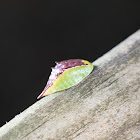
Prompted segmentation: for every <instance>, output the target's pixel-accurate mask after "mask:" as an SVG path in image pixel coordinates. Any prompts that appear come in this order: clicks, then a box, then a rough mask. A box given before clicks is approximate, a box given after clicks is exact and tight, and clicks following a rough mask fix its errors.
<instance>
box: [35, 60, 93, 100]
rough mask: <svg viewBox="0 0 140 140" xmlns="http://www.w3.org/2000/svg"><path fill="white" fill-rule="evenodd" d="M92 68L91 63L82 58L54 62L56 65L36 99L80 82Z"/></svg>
mask: <svg viewBox="0 0 140 140" xmlns="http://www.w3.org/2000/svg"><path fill="white" fill-rule="evenodd" d="M92 70H93V65H92V63H90V62H89V61H86V60H82V59H70V60H64V61H61V62H56V66H55V67H54V68H52V72H51V75H50V77H49V80H48V82H47V84H46V87H45V88H44V90H43V92H42V93H41V94H40V95H39V96H38V98H37V99H39V98H41V97H43V96H46V95H49V94H52V93H54V92H57V91H61V90H64V89H67V88H70V87H72V86H74V85H76V84H78V83H80V82H81V81H82V80H83V79H84V78H85V77H86V76H88V75H89V74H90V73H91V72H92Z"/></svg>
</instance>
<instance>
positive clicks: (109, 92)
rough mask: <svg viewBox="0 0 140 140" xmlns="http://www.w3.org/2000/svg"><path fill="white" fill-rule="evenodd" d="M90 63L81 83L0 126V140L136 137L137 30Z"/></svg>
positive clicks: (139, 117) (139, 106) (139, 113)
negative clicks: (92, 65) (88, 73)
mask: <svg viewBox="0 0 140 140" xmlns="http://www.w3.org/2000/svg"><path fill="white" fill-rule="evenodd" d="M93 64H94V65H95V68H94V71H93V72H92V73H91V74H90V75H89V76H88V77H87V78H85V80H83V81H82V82H81V83H80V84H78V85H77V86H74V87H72V88H70V89H67V90H64V91H62V92H58V93H55V94H51V95H49V96H47V97H45V98H43V99H41V100H39V101H37V102H36V103H35V104H33V105H32V106H31V107H29V108H28V109H27V110H25V111H24V112H22V113H21V114H19V115H17V116H15V118H14V119H12V120H11V121H10V122H8V123H7V124H5V125H4V126H3V127H1V128H0V140H19V139H20V140H57V139H58V140H60V139H63V140H69V139H74V140H90V139H96V140H98V139H99V140H113V139H115V140H120V139H131V140H138V139H140V31H137V32H136V33H134V34H133V35H132V36H130V37H129V38H127V39H126V40H125V41H124V42H122V43H121V44H119V45H118V46H116V47H115V48H113V49H112V50H111V51H109V52H108V53H106V54H105V55H104V56H102V57H101V58H99V59H98V60H96V61H95V62H93Z"/></svg>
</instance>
